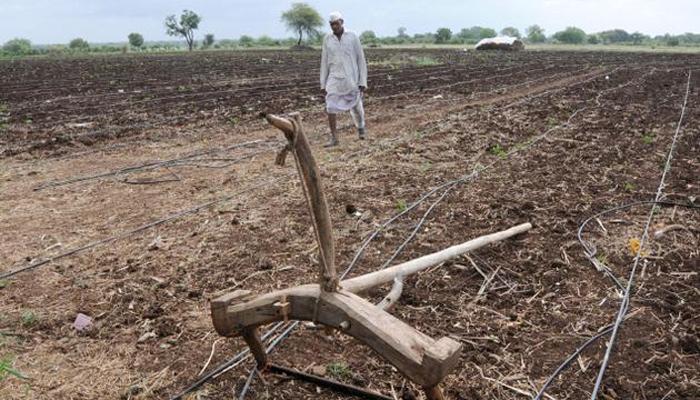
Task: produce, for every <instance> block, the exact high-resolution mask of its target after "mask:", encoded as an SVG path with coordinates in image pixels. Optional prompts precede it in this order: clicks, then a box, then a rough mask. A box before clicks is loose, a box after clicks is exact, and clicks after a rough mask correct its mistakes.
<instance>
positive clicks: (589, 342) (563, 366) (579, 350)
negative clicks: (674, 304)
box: [534, 200, 700, 400]
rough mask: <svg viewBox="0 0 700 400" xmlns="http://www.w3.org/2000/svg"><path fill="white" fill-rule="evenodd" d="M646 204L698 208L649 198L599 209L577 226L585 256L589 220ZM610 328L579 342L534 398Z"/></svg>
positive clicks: (587, 244)
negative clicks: (585, 230) (585, 238)
mask: <svg viewBox="0 0 700 400" xmlns="http://www.w3.org/2000/svg"><path fill="white" fill-rule="evenodd" d="M648 204H654V205H661V206H670V207H685V208H689V209H693V210H698V209H700V205H695V204H691V203H676V202H672V201H651V200H650V201H638V202H634V203H628V204H623V205H621V206H618V207H614V208H610V209H608V210H604V211H601V212H599V213H597V214H595V215H594V216H592V217H589V218H588V219H586V220H585V221H584V222H583V223H582V224H581V225H580V226H579V229H578V233H577V236H578V241H579V243H580V244H581V246H582V247H583V249H584V253H585V254H586V256H587V257H588V256H589V254H590V253H589V252H590V249H591V247H589V245H590V243H589V242H586V241H585V240H583V239H582V233H583V229H584V228H585V227H586V225H587V224H588V223H589V222H591V221H592V220H594V219H596V218H599V217H601V216H603V215H606V214H610V213H613V212H616V211H621V210H625V209H628V208H632V207H636V206H642V205H648ZM593 249H595V248H593ZM594 256H595V253H593V255H592V256H591V257H594ZM610 276H611V277H613V278H614V275H610ZM616 281H617V279H616ZM612 330H613V325H608V326H607V327H605V328H603V330H601V331H600V332H599V333H597V334H596V335H594V336H592V337H590V338H589V339H587V340H586V341H585V342H584V343H583V344H581V346H579V347H578V348H577V349H576V350H575V351H574V352H573V353H572V354H571V355H570V356H569V357H567V358H566V360H564V362H562V363H561V364H560V365H559V367H557V369H556V370H554V372H553V373H552V375H550V376H549V378H547V380H546V381H545V383H544V384H543V385H542V388H541V389H540V391H539V392H538V393H537V395H536V396H535V398H534V400H541V399H542V396H544V393H545V391H546V390H547V389H549V387H550V386H551V384H552V383H553V382H554V379H556V378H557V377H558V376H559V375H560V374H561V373H562V372H564V370H565V369H566V368H567V367H568V366H569V365H571V362H572V361H573V360H574V359H576V357H577V356H578V355H579V354H581V353H582V352H583V351H584V350H585V349H587V348H588V347H589V346H590V345H592V344H593V343H595V342H596V341H597V340H598V339H600V338H602V337H604V336H605V335H607V334H609V333H610V332H612Z"/></svg>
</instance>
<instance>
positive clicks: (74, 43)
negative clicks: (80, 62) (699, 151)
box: [68, 38, 90, 51]
mask: <svg viewBox="0 0 700 400" xmlns="http://www.w3.org/2000/svg"><path fill="white" fill-rule="evenodd" d="M68 48H69V49H71V50H76V51H86V50H87V49H89V48H90V44H89V43H88V42H87V41H86V40H85V39H83V38H75V39H73V40H71V41H70V43H68Z"/></svg>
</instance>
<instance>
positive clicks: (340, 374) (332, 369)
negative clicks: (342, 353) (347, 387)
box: [326, 362, 352, 380]
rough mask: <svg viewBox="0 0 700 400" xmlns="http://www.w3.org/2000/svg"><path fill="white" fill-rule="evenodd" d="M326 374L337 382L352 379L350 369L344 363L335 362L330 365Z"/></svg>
mask: <svg viewBox="0 0 700 400" xmlns="http://www.w3.org/2000/svg"><path fill="white" fill-rule="evenodd" d="M326 373H327V374H328V375H329V376H330V377H332V378H334V379H336V380H343V379H348V378H351V377H352V371H351V370H350V367H348V365H347V364H345V363H343V362H333V363H330V364H328V365H327V366H326Z"/></svg>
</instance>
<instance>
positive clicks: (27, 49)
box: [2, 38, 33, 56]
mask: <svg viewBox="0 0 700 400" xmlns="http://www.w3.org/2000/svg"><path fill="white" fill-rule="evenodd" d="M2 50H3V51H4V52H6V53H8V54H10V55H15V56H23V55H27V54H32V52H33V51H32V42H30V41H29V39H22V38H16V39H12V40H8V41H7V42H5V44H4V45H3V46H2Z"/></svg>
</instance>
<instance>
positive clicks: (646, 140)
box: [642, 133, 654, 144]
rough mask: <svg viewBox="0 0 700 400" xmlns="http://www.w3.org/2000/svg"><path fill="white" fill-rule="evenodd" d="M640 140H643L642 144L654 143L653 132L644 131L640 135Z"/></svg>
mask: <svg viewBox="0 0 700 400" xmlns="http://www.w3.org/2000/svg"><path fill="white" fill-rule="evenodd" d="M642 142H644V144H652V143H654V134H653V133H645V134H644V135H642Z"/></svg>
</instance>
